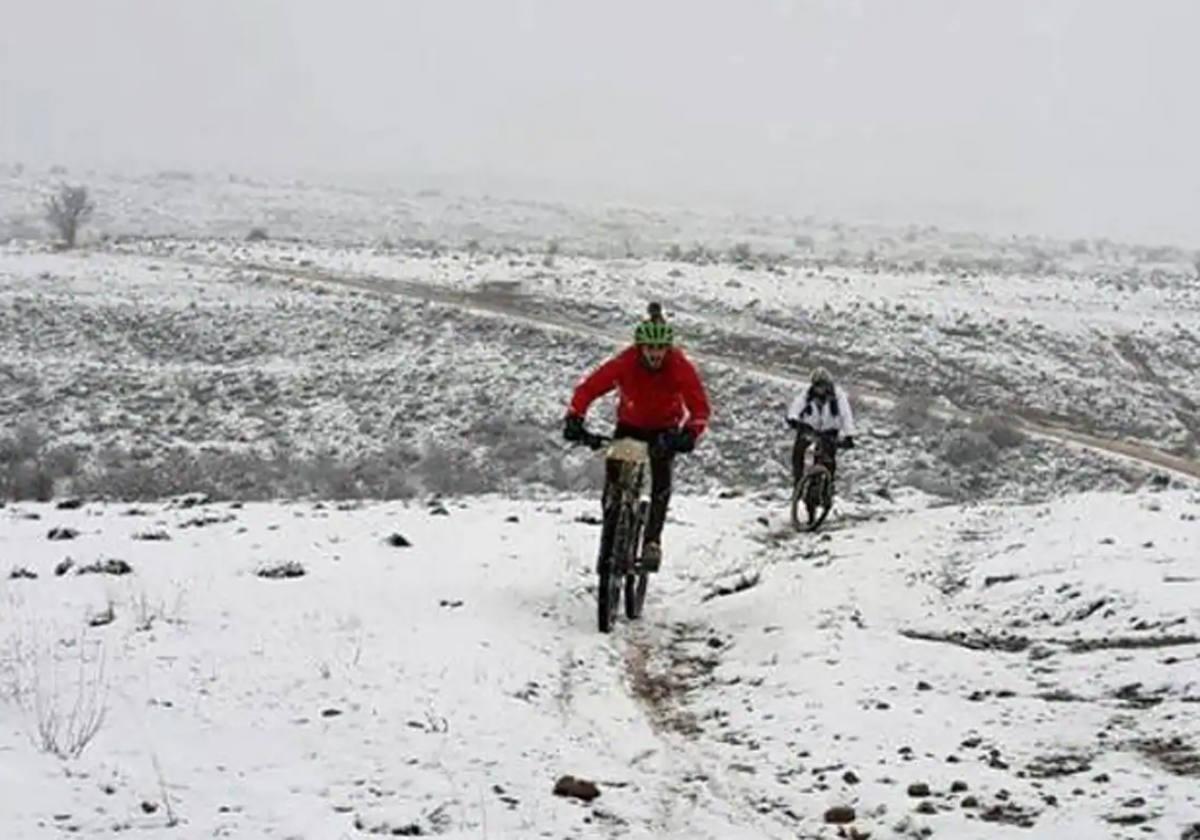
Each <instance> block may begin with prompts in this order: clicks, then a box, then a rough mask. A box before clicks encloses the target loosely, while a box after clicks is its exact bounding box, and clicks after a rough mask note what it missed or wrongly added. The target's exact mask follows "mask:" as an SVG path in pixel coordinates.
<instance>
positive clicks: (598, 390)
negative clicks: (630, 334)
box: [567, 356, 623, 417]
mask: <svg viewBox="0 0 1200 840" xmlns="http://www.w3.org/2000/svg"><path fill="white" fill-rule="evenodd" d="M622 367H623V357H622V356H613V357H612V358H611V359H609V360H608V361H607V362H605V363H604V364H602V365H600V367H598V368H596V369H595V370H594V371H592V372H591V373H590V374H588V375H587V376H585V377H584V378H583V379H582V380H580V382H579V384H578V385H576V386H575V391H574V393H573V394H572V395H571V404H570V406H569V407H568V409H567V413H569V414H574V415H576V416H577V417H583V416H585V415H586V414H587V410H588V407H589V406H590V405H591V404H592V403H593V402H595V401H596V400H597V399H599V398H600V397H602V396H604V395H605V394H607V393H608V392H609V391H611V390H612V389H613V388H615V387H617V383H618V382H619V381H620V378H621V369H622Z"/></svg>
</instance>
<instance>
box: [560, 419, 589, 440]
mask: <svg viewBox="0 0 1200 840" xmlns="http://www.w3.org/2000/svg"><path fill="white" fill-rule="evenodd" d="M586 435H587V430H586V429H584V428H583V418H582V417H580V416H579V415H578V414H568V415H567V416H566V417H565V418H564V419H563V440H565V441H569V442H570V443H579V442H580V441H581V440H583V439H584V437H585V436H586Z"/></svg>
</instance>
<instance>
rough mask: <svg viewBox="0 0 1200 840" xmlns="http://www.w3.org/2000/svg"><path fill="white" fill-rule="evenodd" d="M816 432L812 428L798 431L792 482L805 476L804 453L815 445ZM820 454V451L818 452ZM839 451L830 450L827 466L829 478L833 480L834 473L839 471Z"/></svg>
mask: <svg viewBox="0 0 1200 840" xmlns="http://www.w3.org/2000/svg"><path fill="white" fill-rule="evenodd" d="M815 434H816V433H815V432H814V431H813V430H812V429H811V428H800V429H797V430H796V442H795V443H794V444H792V481H793V482H795V481H799V480H800V478H801V477H802V476H803V475H804V453H805V452H807V451H808V447H809V444H811V443H813V437H814V436H815ZM817 451H818V452H820V450H817ZM836 454H837V450H836V449H830V450H829V453H828V460H827V461H826V466H827V467H829V477H830V478H833V474H834V472H836V470H837V458H836Z"/></svg>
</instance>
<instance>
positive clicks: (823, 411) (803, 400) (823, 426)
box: [787, 385, 854, 437]
mask: <svg viewBox="0 0 1200 840" xmlns="http://www.w3.org/2000/svg"><path fill="white" fill-rule="evenodd" d="M833 398H834V399H835V400H837V408H838V411H837V414H836V415H835V414H834V413H833V406H832V404H831V403H830V401H826V402H823V403H821V404H820V405H818V404H817V403H816V402H809V401H808V388H805V389H804V390H803V391H801V392H800V393H799V394H798V395H797V396H796V399H794V400H792V405H791V407H790V408H789V409H788V412H787V419H789V420H799V421H800V422H801V423H805V424H807V425H809V426H812V427H813V428H814V429H816V430H817V431H818V432H829V431H832V430H834V429H837V430H838V432H840V433H841V436H842V437H851V436H853V435H854V414H853V413H852V412H851V411H850V400H848V399H846V392H845V391H843V390H842V389H841V387H839V386H837V385H834V386H833Z"/></svg>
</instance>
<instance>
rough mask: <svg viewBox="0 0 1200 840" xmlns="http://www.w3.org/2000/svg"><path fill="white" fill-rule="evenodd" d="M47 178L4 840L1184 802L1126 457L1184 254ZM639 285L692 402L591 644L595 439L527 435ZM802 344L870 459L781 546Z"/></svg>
mask: <svg viewBox="0 0 1200 840" xmlns="http://www.w3.org/2000/svg"><path fill="white" fill-rule="evenodd" d="M62 177H66V178H69V179H70V180H72V181H80V182H85V183H88V184H89V185H90V186H92V187H93V192H94V194H95V196H96V199H97V203H98V211H97V217H96V219H95V220H94V223H93V224H92V225H91V227H90V229H89V230H88V231H87V236H86V238H85V244H84V247H82V248H80V249H78V250H76V251H74V252H56V251H54V250H53V249H51V248H49V247H48V246H47V245H46V244H45V243H44V242H41V241H38V237H39V236H40V234H41V231H40V230H39V228H38V225H37V215H38V202H39V196H40V190H42V189H43V188H44V187H45V185H46V183H47V178H46V173H36V172H29V171H24V170H20V171H19V170H18V169H15V168H10V169H8V170H5V169H3V168H0V241H4V240H10V241H8V242H7V243H6V244H0V499H19V501H8V502H7V503H6V504H5V505H4V506H2V507H0V575H4V576H6V577H5V579H4V581H3V583H2V584H0V586H3V589H4V598H3V599H2V600H0V786H2V789H3V795H0V826H3V828H4V829H5V831H4V836H5V837H32V838H38V837H55V836H60V835H61V834H64V833H69V832H70V833H85V834H90V833H102V834H113V833H114V829H118V830H120V831H136V832H139V833H141V834H142V835H143V836H150V837H160V836H181V837H182V836H186V837H191V836H229V837H262V836H273V837H313V838H325V837H343V836H345V837H354V836H361V835H367V834H369V833H371V832H374V833H376V834H388V833H390V834H393V835H405V834H416V833H418V832H420V833H422V834H440V835H448V836H451V837H453V836H458V837H463V838H466V837H471V838H478V837H514V838H516V837H521V838H524V837H531V836H537V837H541V836H545V837H555V838H559V837H581V838H582V837H593V836H595V837H618V836H629V837H656V838H657V837H714V838H716V837H721V838H727V837H745V838H759V837H796V836H800V837H833V836H851V837H854V836H865V834H866V833H868V832H869V833H870V834H871V836H874V837H879V836H914V837H915V836H927V834H928V832H930V831H932V832H933V833H934V834H936V835H939V836H949V837H956V838H958V837H964V838H971V837H978V838H992V837H1002V836H1006V835H1008V834H1012V835H1014V836H1016V835H1018V834H1019V835H1021V836H1036V837H1075V836H1080V837H1143V836H1155V837H1160V836H1161V837H1170V838H1175V837H1178V836H1180V835H1181V833H1182V832H1184V831H1185V828H1186V827H1187V826H1190V825H1193V824H1197V825H1200V807H1198V806H1197V802H1196V794H1195V793H1194V792H1193V789H1194V788H1195V787H1196V782H1195V780H1196V778H1197V775H1198V774H1200V757H1198V755H1197V749H1198V745H1197V743H1196V741H1195V735H1194V733H1195V732H1196V731H1197V723H1198V722H1200V721H1198V720H1197V714H1198V713H1197V711H1196V710H1197V709H1198V708H1200V707H1198V706H1197V705H1196V704H1197V702H1200V685H1197V683H1198V682H1200V677H1198V676H1197V674H1200V668H1198V667H1197V654H1198V652H1200V642H1198V640H1197V636H1198V631H1197V622H1198V621H1200V608H1198V607H1197V604H1198V603H1200V602H1198V601H1197V598H1196V591H1197V590H1196V587H1198V586H1200V564H1198V561H1197V560H1196V557H1197V556H1198V555H1197V551H1196V541H1197V533H1198V532H1197V527H1198V526H1197V521H1196V516H1197V515H1200V496H1197V495H1196V489H1195V485H1194V482H1193V481H1192V480H1190V479H1189V478H1188V476H1189V475H1191V476H1195V475H1196V470H1195V462H1194V460H1193V461H1187V460H1184V461H1175V462H1173V463H1176V464H1182V465H1183V466H1184V467H1186V469H1181V470H1179V471H1177V472H1175V473H1166V472H1162V471H1161V470H1159V469H1158V468H1157V467H1155V466H1154V462H1152V461H1151V460H1148V458H1149V457H1150V456H1152V455H1153V452H1150V451H1149V450H1148V449H1146V448H1145V447H1147V446H1150V447H1163V448H1165V449H1170V450H1171V451H1173V452H1175V453H1177V454H1182V455H1183V456H1184V458H1187V457H1192V456H1190V455H1189V453H1192V452H1194V446H1195V442H1196V438H1197V430H1198V428H1200V426H1198V424H1200V418H1198V415H1197V410H1196V406H1197V402H1198V401H1200V380H1198V379H1197V373H1196V371H1197V370H1198V369H1200V367H1198V364H1200V358H1198V357H1197V353H1198V348H1200V339H1198V338H1197V335H1196V333H1195V330H1194V321H1195V315H1196V310H1197V308H1200V297H1197V292H1196V284H1195V280H1194V273H1195V269H1194V267H1193V266H1192V265H1191V262H1190V261H1191V256H1192V255H1189V254H1186V253H1184V252H1182V251H1180V250H1178V249H1172V248H1139V247H1136V246H1126V245H1120V244H1117V243H1111V242H1107V241H1090V242H1075V243H1056V242H1051V241H1047V240H1041V239H1030V238H1023V239H1013V240H1011V241H1002V240H995V239H988V238H985V237H980V236H975V235H971V234H957V233H950V232H944V231H939V230H936V229H930V228H919V227H914V228H910V229H907V230H902V231H896V230H887V229H880V228H873V227H870V226H851V225H845V224H841V223H838V222H836V221H829V220H824V221H823V220H815V219H792V218H786V217H748V216H744V215H736V214H728V213H711V212H701V211H692V210H655V211H647V210H638V209H636V208H600V209H595V208H593V209H586V208H576V207H568V206H565V205H560V204H553V203H545V202H517V201H507V200H502V199H497V198H488V197H474V198H466V197H460V196H450V195H443V194H441V193H438V192H436V191H425V192H401V191H399V190H394V189H387V188H361V189H347V188H333V187H327V186H319V185H316V186H314V185H304V184H291V185H279V184H265V183H259V182H254V181H250V180H247V179H231V178H228V177H216V176H205V175H199V174H190V173H160V174H159V175H157V176H149V177H147V176H142V177H115V178H114V177H111V176H106V175H104V174H102V173H69V174H63V173H60V174H58V175H56V176H55V178H62ZM255 226H261V227H264V228H266V229H267V230H268V231H269V235H270V237H271V239H270V240H268V241H265V242H245V241H243V240H244V238H245V236H246V233H247V232H248V231H249V229H250V228H251V227H255ZM551 243H553V244H551ZM672 246H678V249H677V250H672ZM668 254H669V257H668ZM651 298H660V299H662V300H663V301H664V302H665V303H666V306H667V308H668V311H669V312H670V313H671V315H672V316H673V318H674V319H675V320H676V322H677V323H678V324H679V325H680V328H681V333H682V335H683V336H684V341H685V343H686V346H687V349H688V350H689V352H691V353H692V354H693V355H694V356H695V357H696V358H697V360H698V361H699V363H700V366H701V369H702V371H703V374H704V376H705V378H706V381H707V383H708V386H709V390H710V394H711V396H712V398H713V403H714V406H715V414H714V418H713V425H712V429H711V431H710V433H709V434H708V435H707V436H706V437H705V438H704V440H703V441H702V443H701V446H700V447H699V448H698V450H697V452H696V453H695V454H694V455H692V456H688V457H687V458H684V459H681V461H680V464H679V469H678V471H677V488H678V491H677V502H676V504H675V507H674V510H673V518H672V521H671V523H670V524H669V526H668V531H667V534H666V552H667V561H666V562H667V569H666V571H665V572H664V573H663V574H662V575H660V576H659V577H658V578H656V580H655V582H654V584H653V588H652V591H651V596H650V601H649V605H648V612H647V616H646V618H645V619H644V620H643V621H642V622H640V623H637V624H624V625H622V626H621V627H620V628H619V630H618V632H617V633H615V634H614V635H613V636H611V637H608V638H603V637H600V636H599V635H598V634H597V633H596V632H595V630H594V624H595V619H594V611H595V608H594V595H593V592H592V584H593V580H592V579H593V575H592V572H591V565H592V557H593V552H594V547H595V546H594V543H595V540H596V537H597V531H596V528H595V527H594V526H593V525H591V524H589V520H593V519H594V514H595V512H596V511H595V507H596V501H595V499H596V496H597V494H598V486H599V480H600V476H599V469H598V468H599V462H598V460H597V459H596V458H595V457H594V456H592V455H591V454H590V453H584V452H578V451H569V450H568V449H567V448H566V447H565V445H564V444H563V443H562V441H561V439H560V431H559V423H560V418H561V415H562V412H563V407H564V404H565V402H566V399H567V396H568V394H569V392H570V389H571V387H572V385H573V384H574V382H575V380H576V379H577V377H578V376H579V375H580V373H582V372H583V371H584V370H586V369H587V368H588V367H590V366H592V365H594V364H596V363H598V362H599V361H601V360H602V359H604V358H605V357H606V356H607V355H608V354H609V353H611V352H612V351H613V350H614V349H615V348H616V347H618V346H620V344H622V343H623V342H624V341H626V340H627V336H628V330H629V327H630V324H631V323H632V322H633V321H634V320H635V319H636V318H637V317H638V316H639V315H640V313H641V311H642V309H643V307H644V304H645V302H646V301H647V300H649V299H651ZM818 363H820V364H825V365H828V366H830V367H832V368H833V369H834V370H835V371H837V372H838V373H839V374H840V378H841V380H842V381H843V383H844V384H846V385H848V386H849V388H850V389H851V392H852V395H853V397H854V401H855V407H856V410H857V413H858V419H859V425H860V427H861V433H860V435H859V440H860V442H861V445H860V446H859V447H858V448H857V449H856V450H854V451H852V452H848V453H846V455H844V456H843V459H842V462H841V464H840V467H839V485H838V494H839V500H838V506H837V509H836V510H835V514H834V516H833V518H832V520H831V524H830V527H829V530H828V531H827V532H826V533H823V534H819V535H817V536H807V535H806V536H796V535H793V534H791V533H790V532H789V530H788V529H787V527H786V526H785V513H786V511H785V506H786V499H787V489H788V488H787V467H786V463H787V458H788V452H789V447H790V436H789V433H788V431H787V430H786V428H784V427H783V425H782V423H781V420H780V418H781V416H782V413H783V409H784V406H785V405H786V403H787V402H788V401H789V400H790V399H791V397H792V396H793V394H794V393H795V391H796V389H797V388H798V387H800V384H801V383H802V382H803V381H804V379H805V377H806V376H807V373H808V371H809V369H810V368H811V367H812V366H813V365H814V364H818ZM1018 417H1025V418H1028V419H1030V420H1035V421H1044V423H1043V425H1042V426H1040V427H1035V426H1032V425H1022V424H1021V423H1019V422H1017V418H1018ZM610 418H611V409H610V408H607V407H599V408H598V409H597V411H596V412H595V417H594V418H593V423H594V424H595V425H597V426H598V427H603V425H604V423H605V422H606V421H607V420H608V419H610ZM1048 423H1057V424H1060V425H1061V426H1063V427H1065V428H1066V429H1067V430H1068V432H1069V431H1072V430H1073V431H1074V432H1087V431H1093V432H1095V433H1096V434H1097V435H1099V436H1100V437H1101V438H1104V437H1112V438H1114V439H1121V440H1124V441H1126V442H1132V444H1134V445H1135V448H1132V449H1129V448H1126V449H1125V450H1124V451H1126V454H1127V455H1128V456H1129V457H1114V456H1113V455H1112V453H1111V451H1106V447H1105V446H1099V445H1097V444H1096V443H1095V441H1093V442H1092V444H1090V445H1064V444H1063V440H1062V439H1063V438H1064V437H1069V435H1067V434H1063V435H1059V436H1058V437H1056V436H1055V435H1054V434H1051V433H1048V431H1047V430H1050V429H1051V426H1050V425H1047V424H1048ZM1039 428H1040V429H1041V431H1040V432H1039V431H1037V429H1039ZM1030 430H1034V433H1032V434H1031V433H1029V431H1030ZM1085 443H1086V441H1085ZM1101 443H1103V441H1101ZM1137 446H1140V447H1142V448H1136V447H1137ZM1111 448H1113V447H1108V449H1111ZM192 491H207V492H209V493H210V494H212V496H213V497H214V501H211V502H207V503H202V504H193V503H191V502H193V501H195V500H194V498H191V497H189V498H190V501H181V500H180V499H179V498H176V499H175V500H174V501H164V500H165V499H167V498H168V497H173V496H176V494H181V493H187V492H192ZM39 496H54V497H55V498H56V499H67V498H71V499H73V501H74V503H73V504H72V503H68V504H67V505H66V506H65V507H58V506H57V505H56V504H55V503H54V502H50V503H40V502H35V501H29V500H30V499H33V498H37V497H39ZM284 499H288V500H291V501H281V500H284ZM103 500H108V501H103ZM234 500H237V501H234ZM76 505H78V506H76ZM52 532H53V536H51V533H52ZM397 534H399V535H403V537H404V539H403V540H390V539H389V538H390V537H392V536H393V535H397ZM393 542H402V543H403V542H411V545H409V546H404V545H394V544H392V543H393ZM66 558H70V560H71V564H70V568H65V567H60V564H63V563H64V560H65V559H66ZM109 561H111V562H109ZM117 561H123V563H127V564H128V567H129V568H128V571H127V570H126V567H125V566H124V565H122V562H117ZM289 561H290V562H293V563H297V564H299V568H302V569H303V570H304V572H305V574H303V576H299V577H293V578H288V577H286V576H285V577H282V578H263V577H259V576H258V574H257V572H259V571H260V570H264V569H279V570H280V572H281V574H283V573H286V571H287V569H288V566H287V564H288V562H289ZM96 564H99V565H98V566H96ZM93 566H96V568H95V569H94V570H93V569H92V567H93ZM58 568H64V570H63V573H62V574H61V575H58V574H56V573H55V572H56V569H58ZM80 569H88V570H89V573H84V574H80V573H79V571H80ZM126 571H127V573H124V574H115V573H119V572H126ZM101 712H103V714H101ZM89 724H91V726H89ZM93 728H94V730H95V731H94V737H90V738H89V737H87V736H88V735H89V734H90V733H91V732H92V729H93ZM80 741H83V742H85V743H83V744H82V745H81V746H82V747H83V748H82V750H81V751H77V750H74V749H72V746H73V742H74V745H80V744H79V742H80ZM76 752H79V754H78V755H75V753H76ZM564 774H573V775H576V776H579V777H581V778H584V779H588V780H592V781H594V782H596V783H597V784H598V785H599V790H600V791H601V795H600V796H599V798H597V799H595V800H594V801H593V802H591V804H581V803H580V802H577V801H574V800H569V799H562V798H557V797H554V796H553V795H552V794H551V788H552V787H553V785H554V783H555V781H556V780H557V779H558V778H559V777H560V776H562V775H564ZM922 786H927V787H928V791H926V790H925V788H924V787H922ZM846 807H849V808H853V822H852V824H850V826H849V827H842V828H840V829H839V828H838V826H836V825H835V824H833V823H826V822H825V819H826V815H827V812H829V810H830V809H831V808H846ZM829 815H830V816H831V817H836V816H839V813H838V812H833V813H830V814H829ZM840 816H846V817H848V816H850V814H849V813H848V812H842V813H841V814H840ZM168 826H169V827H168ZM839 831H840V832H841V833H840V834H839ZM1190 836H1191V837H1192V840H1194V838H1195V837H1200V827H1198V828H1195V829H1194V834H1193V835H1190Z"/></svg>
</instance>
